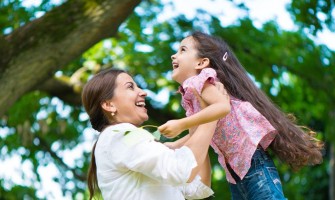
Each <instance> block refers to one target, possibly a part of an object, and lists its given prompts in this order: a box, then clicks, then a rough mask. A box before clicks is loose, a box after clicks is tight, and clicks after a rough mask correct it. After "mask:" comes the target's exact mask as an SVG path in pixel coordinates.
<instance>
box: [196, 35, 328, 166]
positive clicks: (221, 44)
mask: <svg viewBox="0 0 335 200" xmlns="http://www.w3.org/2000/svg"><path fill="white" fill-rule="evenodd" d="M190 37H192V38H193V39H194V40H195V43H196V44H195V46H196V48H197V50H198V56H199V57H200V58H209V60H210V67H211V68H213V69H215V71H216V72H217V75H218V79H219V80H220V81H221V82H222V83H223V84H224V86H225V88H226V89H227V92H228V93H229V94H230V95H231V96H233V97H235V98H238V99H240V100H242V101H248V102H250V103H251V104H252V105H253V106H254V107H255V108H256V109H257V110H258V111H259V112H260V113H261V114H262V115H264V116H265V117H266V118H267V119H268V120H269V122H270V123H271V124H272V126H273V127H274V128H275V129H276V130H277V131H278V134H277V136H276V138H275V139H274V141H273V142H272V144H271V149H272V150H273V151H274V153H275V154H276V155H277V156H278V157H279V159H280V160H282V161H285V162H286V163H288V164H289V165H290V166H291V167H292V169H293V170H298V169H300V168H301V167H303V166H305V165H314V164H319V163H321V162H322V149H323V143H322V142H321V141H319V140H317V139H316V138H315V132H313V131H311V130H310V129H309V128H307V127H303V126H298V125H297V124H295V119H294V117H293V116H292V115H286V114H285V113H283V112H282V111H281V110H280V109H279V108H278V107H277V106H276V105H275V104H274V103H272V101H271V100H270V99H269V98H268V97H267V96H266V95H265V93H263V91H262V90H260V89H259V88H257V86H256V85H255V84H254V82H253V81H252V80H251V79H250V78H249V76H248V74H247V72H246V70H245V69H244V68H243V66H242V65H241V64H240V62H239V60H238V59H237V58H236V56H235V55H234V53H233V51H232V50H231V49H230V47H229V46H228V44H227V43H226V42H225V41H224V40H223V39H221V38H218V37H214V36H211V35H208V34H205V33H202V32H198V31H197V32H194V33H192V34H191V35H190ZM225 53H227V54H228V57H227V60H225V61H224V60H223V56H224V54H225Z"/></svg>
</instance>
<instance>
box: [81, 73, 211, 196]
mask: <svg viewBox="0 0 335 200" xmlns="http://www.w3.org/2000/svg"><path fill="white" fill-rule="evenodd" d="M145 97H146V93H145V92H144V91H143V90H141V89H140V88H138V87H137V85H136V83H135V82H134V80H133V79H132V77H131V76H130V75H129V74H127V73H126V72H125V71H122V70H116V69H107V70H104V71H101V72H100V73H98V74H96V75H95V76H94V77H93V78H92V79H91V80H90V81H88V83H87V84H86V85H85V87H84V90H83V93H82V102H83V105H84V107H85V110H86V112H87V113H88V115H89V118H90V121H91V124H92V127H93V128H94V129H95V130H97V131H99V132H101V133H100V135H99V138H98V140H97V142H96V143H95V144H94V146H93V150H92V157H91V166H90V169H89V174H88V187H89V191H90V199H92V198H93V197H94V194H95V193H96V191H97V190H99V189H100V191H101V194H102V196H103V198H104V199H117V200H122V199H131V200H136V199H139V200H151V199H152V200H157V199H160V200H179V199H180V200H181V199H185V198H187V199H194V198H196V199H200V198H206V197H208V196H210V195H212V194H213V191H212V190H211V189H210V188H209V187H208V186H209V185H210V165H209V160H208V156H207V154H208V152H207V150H208V148H209V144H210V140H211V138H212V136H213V134H214V131H215V126H216V121H214V122H211V123H207V124H204V125H200V126H199V127H198V128H197V129H196V130H195V131H194V133H193V134H192V135H191V136H190V137H188V139H187V140H186V141H185V142H184V141H183V145H182V146H181V148H179V149H176V150H173V149H169V148H168V147H167V146H165V145H164V144H162V143H159V142H156V141H155V140H154V137H153V136H152V135H151V134H150V133H149V132H147V131H145V130H143V129H140V128H138V127H139V126H140V125H141V124H142V123H143V122H144V121H146V120H148V115H147V110H146V109H145ZM200 175H201V176H200Z"/></svg>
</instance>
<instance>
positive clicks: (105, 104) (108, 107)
mask: <svg viewBox="0 0 335 200" xmlns="http://www.w3.org/2000/svg"><path fill="white" fill-rule="evenodd" d="M101 107H102V109H104V110H105V111H107V112H111V113H115V112H116V107H115V106H114V105H113V103H112V102H110V101H104V102H102V103H101Z"/></svg>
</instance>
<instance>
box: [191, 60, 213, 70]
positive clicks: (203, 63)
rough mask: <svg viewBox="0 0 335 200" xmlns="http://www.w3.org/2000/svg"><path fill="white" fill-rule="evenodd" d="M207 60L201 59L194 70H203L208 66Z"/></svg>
mask: <svg viewBox="0 0 335 200" xmlns="http://www.w3.org/2000/svg"><path fill="white" fill-rule="evenodd" d="M209 62H210V61H209V59H208V58H201V59H200V60H199V63H198V65H197V66H196V67H195V69H204V68H206V67H208V66H209Z"/></svg>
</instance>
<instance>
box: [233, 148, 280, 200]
mask: <svg viewBox="0 0 335 200" xmlns="http://www.w3.org/2000/svg"><path fill="white" fill-rule="evenodd" d="M230 172H232V170H231V168H230ZM232 175H233V177H234V179H235V180H236V182H237V184H232V183H230V184H229V185H230V190H231V193H232V199H233V200H284V199H285V200H286V198H285V197H284V193H283V188H282V185H281V181H280V177H279V174H278V171H277V169H276V167H275V165H274V163H273V161H272V159H271V158H270V156H269V155H268V154H267V153H266V152H265V151H264V150H263V149H261V148H258V149H257V150H256V151H255V153H254V155H253V157H252V160H251V167H250V169H249V171H248V173H247V174H246V176H245V177H244V178H243V179H242V180H241V179H240V178H239V177H238V176H237V175H236V174H235V173H234V172H233V173H232Z"/></svg>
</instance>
